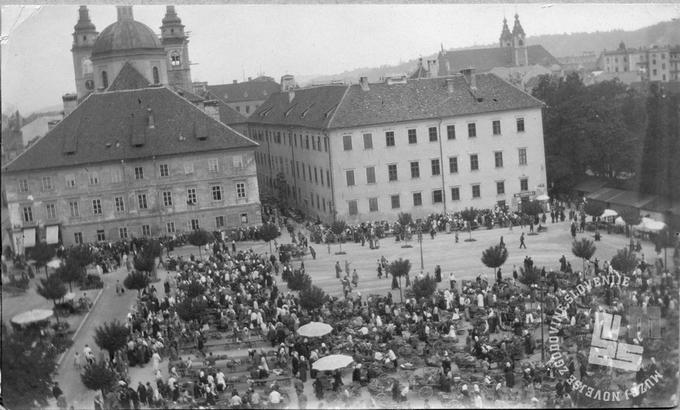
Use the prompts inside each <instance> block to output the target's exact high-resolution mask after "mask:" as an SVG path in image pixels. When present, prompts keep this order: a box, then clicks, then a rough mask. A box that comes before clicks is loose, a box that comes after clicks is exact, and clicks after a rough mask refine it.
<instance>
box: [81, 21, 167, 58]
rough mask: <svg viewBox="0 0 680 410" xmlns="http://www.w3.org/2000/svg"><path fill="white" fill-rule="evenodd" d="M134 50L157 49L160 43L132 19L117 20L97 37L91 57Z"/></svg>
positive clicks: (143, 25)
mask: <svg viewBox="0 0 680 410" xmlns="http://www.w3.org/2000/svg"><path fill="white" fill-rule="evenodd" d="M136 49H159V50H162V47H161V43H160V41H159V40H158V37H156V34H154V32H153V31H152V30H151V29H150V28H149V27H148V26H146V25H145V24H142V23H140V22H138V21H135V20H132V19H125V20H119V21H117V22H115V23H113V24H111V25H110V26H108V27H106V28H105V29H104V31H102V32H101V34H100V35H99V36H98V37H97V41H95V43H94V47H93V49H92V56H93V57H96V56H98V55H102V54H108V53H113V52H116V51H127V50H136Z"/></svg>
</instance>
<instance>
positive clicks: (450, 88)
mask: <svg viewBox="0 0 680 410" xmlns="http://www.w3.org/2000/svg"><path fill="white" fill-rule="evenodd" d="M453 81H454V79H453V78H447V79H446V91H447V92H448V93H449V94H452V93H453V90H454V88H453Z"/></svg>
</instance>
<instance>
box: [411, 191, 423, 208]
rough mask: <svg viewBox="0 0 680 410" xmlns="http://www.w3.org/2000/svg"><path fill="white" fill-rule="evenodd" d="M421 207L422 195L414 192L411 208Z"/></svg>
mask: <svg viewBox="0 0 680 410" xmlns="http://www.w3.org/2000/svg"><path fill="white" fill-rule="evenodd" d="M422 205H423V194H421V193H420V192H414V193H413V206H422Z"/></svg>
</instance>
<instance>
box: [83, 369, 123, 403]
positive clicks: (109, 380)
mask: <svg viewBox="0 0 680 410" xmlns="http://www.w3.org/2000/svg"><path fill="white" fill-rule="evenodd" d="M80 380H82V382H83V384H84V385H85V387H87V388H88V389H90V390H94V391H101V393H102V397H103V396H105V395H106V394H107V393H108V392H109V391H111V390H112V389H113V388H114V387H115V385H116V382H117V381H118V376H117V375H116V372H114V371H113V370H111V369H109V368H108V367H106V365H105V364H104V363H94V364H88V365H86V366H85V368H84V369H83V372H82V373H81V374H80Z"/></svg>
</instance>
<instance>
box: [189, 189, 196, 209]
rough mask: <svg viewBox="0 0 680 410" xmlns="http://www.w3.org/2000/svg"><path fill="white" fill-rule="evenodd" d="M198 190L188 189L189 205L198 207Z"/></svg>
mask: <svg viewBox="0 0 680 410" xmlns="http://www.w3.org/2000/svg"><path fill="white" fill-rule="evenodd" d="M196 202H197V201H196V188H188V189H187V204H189V205H196Z"/></svg>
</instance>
